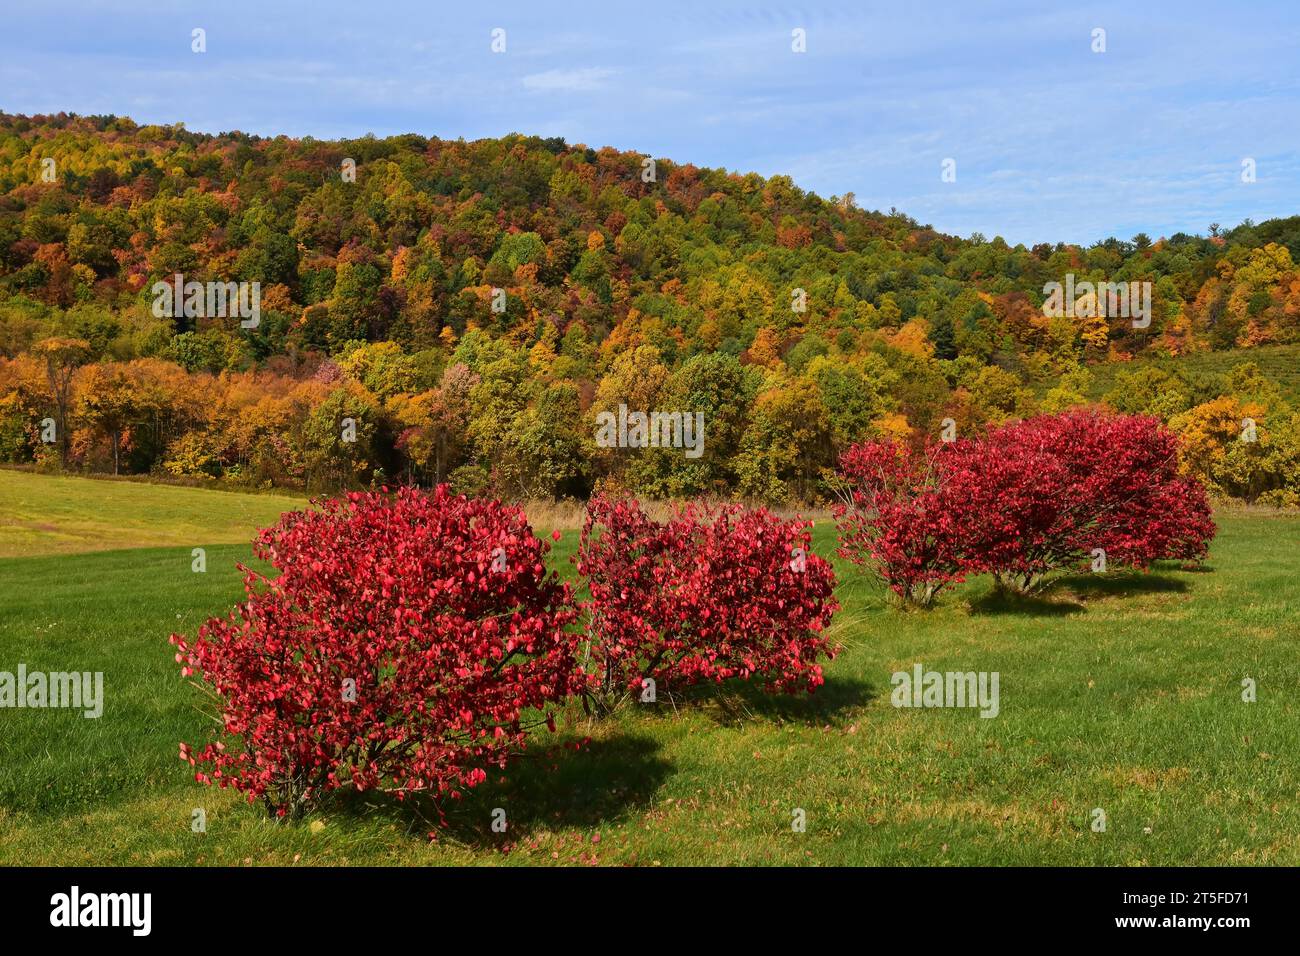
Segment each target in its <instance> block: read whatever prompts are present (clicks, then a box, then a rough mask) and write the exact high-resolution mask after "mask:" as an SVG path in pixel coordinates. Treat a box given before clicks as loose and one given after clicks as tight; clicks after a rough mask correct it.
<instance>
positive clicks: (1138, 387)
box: [0, 114, 1300, 504]
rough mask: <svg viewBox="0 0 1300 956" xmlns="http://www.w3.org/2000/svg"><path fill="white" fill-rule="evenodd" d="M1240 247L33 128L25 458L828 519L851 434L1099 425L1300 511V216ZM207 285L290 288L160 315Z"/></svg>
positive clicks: (568, 148)
mask: <svg viewBox="0 0 1300 956" xmlns="http://www.w3.org/2000/svg"><path fill="white" fill-rule="evenodd" d="M1207 233H1208V234H1207V235H1204V236H1201V235H1196V236H1192V235H1185V234H1178V235H1173V236H1168V237H1162V238H1152V237H1150V236H1146V235H1138V236H1134V237H1132V239H1129V240H1119V239H1109V240H1106V241H1104V242H1101V243H1098V244H1096V245H1094V246H1091V247H1088V248H1081V247H1077V246H1069V245H1063V244H1056V245H1048V244H1044V245H1038V246H1034V247H1033V248H1026V247H1024V246H1015V247H1012V246H1009V245H1007V244H1006V243H1005V242H1003V241H1002V240H1001V239H998V238H993V239H992V240H988V239H985V238H984V237H981V236H978V235H977V236H972V237H969V238H964V239H963V238H957V237H952V236H946V235H942V234H940V233H937V232H936V231H934V230H933V229H931V228H929V227H927V226H924V225H922V224H919V223H917V222H916V221H914V220H913V219H911V218H909V217H907V216H906V215H903V214H901V213H896V212H893V211H891V212H890V213H888V214H885V213H880V212H873V211H868V210H863V209H859V208H857V206H856V203H855V202H854V199H853V196H852V195H847V196H842V197H834V196H832V197H829V198H821V197H818V196H816V195H813V194H810V193H806V192H804V191H802V190H800V189H799V188H797V187H796V186H795V185H794V183H793V182H792V181H791V180H790V179H788V178H786V177H782V176H776V177H772V178H769V179H764V178H761V177H759V176H757V175H754V174H740V173H731V172H728V171H725V170H714V169H702V168H697V167H695V166H692V165H689V164H684V163H678V162H674V161H672V160H669V159H665V158H658V157H654V158H652V157H646V156H644V155H642V154H639V153H634V152H620V151H618V150H615V149H610V148H603V149H592V148H588V147H586V146H582V145H569V144H566V143H565V142H564V141H562V140H559V139H541V138H537V137H527V136H508V137H503V138H501V139H489V140H480V141H475V142H464V141H462V140H440V139H433V138H426V137H423V136H417V135H405V136H396V137H390V138H387V139H375V138H363V139H357V140H347V141H340V142H322V141H317V140H313V139H310V138H307V139H290V138H286V137H275V138H269V139H268V138H262V137H256V136H248V135H244V134H241V133H227V134H222V135H217V136H213V135H205V134H197V133H191V132H188V131H186V130H185V129H184V128H183V127H182V126H171V127H160V126H139V125H137V124H136V123H134V122H132V121H131V120H129V119H125V118H115V117H77V116H72V115H64V114H59V115H57V116H35V117H21V116H12V115H5V114H0V461H5V462H11V463H20V464H21V463H35V464H36V465H37V466H39V467H42V468H48V469H51V470H53V469H65V470H68V471H74V472H75V471H83V472H95V471H99V472H114V471H116V472H120V473H152V474H157V475H164V476H171V477H186V476H191V477H204V476H206V477H209V478H211V479H214V480H220V481H222V482H226V483H230V484H232V485H238V484H248V485H257V486H265V485H267V484H274V485H282V486H286V487H307V488H309V489H312V490H316V489H327V488H335V487H339V486H345V485H346V486H356V485H365V484H371V483H373V482H376V481H389V482H391V481H406V480H409V481H418V482H421V483H432V482H436V481H444V480H450V481H451V482H452V483H453V484H454V485H456V486H457V487H458V489H459V490H481V489H489V488H490V489H493V490H495V491H497V492H498V493H500V494H503V495H507V496H513V497H539V496H552V495H556V496H559V495H573V496H579V497H582V496H585V495H587V494H589V493H590V492H591V491H592V490H593V489H594V488H597V487H627V488H630V489H633V490H635V491H637V492H638V493H641V494H644V495H648V496H654V497H670V496H687V495H700V494H709V495H723V496H740V497H745V498H753V499H760V500H766V501H773V502H789V501H809V500H815V499H817V498H819V497H821V496H823V495H824V494H825V487H824V484H823V475H824V473H825V471H826V469H828V468H830V467H831V466H832V465H833V463H834V461H835V459H836V456H837V454H838V453H839V451H841V450H843V449H844V448H845V447H847V445H848V444H849V443H851V442H852V441H854V440H857V439H861V438H866V437H870V436H873V435H881V434H886V435H899V436H907V437H914V438H917V439H922V438H930V439H934V438H937V437H938V435H939V434H940V431H941V429H942V427H943V424H942V423H943V422H944V420H945V419H952V421H953V423H954V425H955V428H956V430H957V432H958V433H968V432H971V431H975V430H979V429H981V428H983V427H985V426H987V425H988V424H991V423H999V422H1002V421H1004V420H1007V419H1009V418H1014V417H1020V416H1024V415H1027V414H1031V413H1033V412H1035V411H1040V410H1045V411H1055V410H1060V409H1064V408H1068V407H1071V406H1074V405H1082V404H1087V403H1090V402H1095V401H1098V400H1101V401H1104V402H1105V403H1106V404H1107V405H1109V406H1110V407H1112V408H1114V409H1116V410H1118V411H1124V412H1144V413H1150V414H1155V415H1157V416H1159V417H1160V418H1161V419H1162V420H1164V421H1166V422H1168V423H1169V424H1170V425H1171V426H1172V427H1173V428H1174V429H1175V431H1177V432H1179V433H1180V434H1181V435H1182V436H1183V438H1184V443H1185V451H1184V462H1183V466H1184V468H1185V469H1186V470H1188V471H1191V472H1194V473H1196V474H1198V475H1199V476H1201V477H1202V478H1204V479H1205V480H1207V481H1208V482H1209V484H1210V486H1211V489H1212V490H1213V491H1215V492H1216V493H1218V494H1222V495H1231V496H1237V497H1242V498H1246V499H1248V500H1262V501H1266V502H1271V503H1278V504H1285V503H1291V504H1294V503H1297V502H1300V417H1297V415H1296V412H1295V411H1294V409H1293V408H1292V406H1291V404H1290V398H1289V396H1290V395H1291V394H1293V392H1292V389H1291V385H1292V384H1293V383H1292V382H1291V381H1290V380H1289V379H1288V380H1287V381H1285V382H1283V381H1280V380H1279V378H1278V377H1277V376H1276V375H1275V374H1273V373H1272V372H1270V371H1269V369H1270V367H1273V366H1275V365H1276V363H1272V362H1270V361H1268V360H1266V358H1267V356H1270V355H1275V354H1277V353H1278V352H1279V351H1281V352H1283V353H1284V354H1287V355H1290V354H1293V349H1290V348H1281V349H1279V347H1286V346H1289V345H1293V344H1296V343H1300V269H1298V268H1297V266H1296V261H1297V260H1298V259H1300V216H1298V217H1292V218H1289V219H1282V220H1270V221H1267V222H1263V223H1259V224H1254V223H1251V222H1249V221H1248V222H1246V223H1243V224H1241V225H1239V226H1237V227H1235V228H1222V229H1221V228H1220V227H1219V226H1218V225H1211V226H1209V227H1208V228H1207ZM177 275H181V276H183V278H184V281H186V282H190V281H197V282H201V283H208V282H220V283H226V282H241V283H257V284H258V289H259V301H260V313H259V315H258V317H257V320H256V323H255V324H254V325H252V326H251V327H245V325H243V324H241V322H240V321H239V319H238V318H237V317H235V318H232V317H224V316H221V317H218V316H213V315H190V316H187V315H186V314H185V311H184V310H183V309H179V310H176V311H177V313H178V314H176V315H159V314H158V309H157V308H156V305H157V294H156V292H155V290H154V285H155V283H158V282H160V281H161V282H169V283H170V282H172V281H173V279H174V277H175V276H177ZM1067 276H1072V277H1073V281H1075V282H1084V281H1090V282H1149V283H1151V292H1152V294H1151V315H1150V319H1151V321H1150V323H1149V325H1147V326H1145V327H1135V323H1134V322H1133V321H1131V320H1130V319H1129V318H1126V317H1119V316H1111V317H1106V316H1103V315H1084V316H1077V315H1068V316H1059V317H1048V315H1047V314H1045V311H1044V309H1043V302H1044V286H1045V285H1046V284H1047V283H1051V282H1065V281H1066V278H1067ZM1072 311H1073V310H1072ZM1230 350H1235V351H1233V352H1232V356H1233V359H1232V361H1231V362H1224V363H1218V364H1213V363H1211V364H1207V363H1205V362H1199V363H1191V362H1181V361H1179V359H1181V357H1184V356H1189V355H1193V354H1196V355H1198V356H1200V355H1201V354H1202V353H1206V354H1208V353H1227V352H1229V351H1230ZM1243 350H1244V351H1243ZM1255 356H1260V360H1259V361H1255V360H1254V359H1255ZM1166 359H1174V361H1166ZM1129 362H1133V363H1134V364H1133V365H1132V366H1131V367H1127V366H1126V365H1124V364H1121V363H1129ZM1193 364H1194V366H1195V367H1192V366H1193ZM1185 366H1186V367H1185ZM1220 366H1222V367H1220ZM620 405H626V406H627V408H628V409H632V410H642V411H646V412H650V411H654V410H664V411H669V412H682V413H690V414H694V413H703V416H704V418H703V421H704V423H705V440H704V444H703V450H702V454H701V455H700V456H699V457H691V456H688V455H685V454H683V451H682V449H681V448H671V447H669V448H643V449H634V448H617V447H616V448H609V447H601V446H600V445H599V444H598V443H597V441H596V438H595V436H596V424H595V423H596V417H597V414H598V413H600V412H605V411H613V410H616V409H617V408H618V407H619V406H620ZM1247 421H1249V422H1250V423H1251V424H1250V427H1248V426H1246V425H1244V424H1243V423H1244V422H1247ZM345 422H346V423H350V424H348V425H345V424H342V423H345ZM349 429H350V430H349ZM1247 431H1248V432H1249V434H1250V437H1249V438H1247V439H1246V440H1243V434H1244V433H1246V432H1247Z"/></svg>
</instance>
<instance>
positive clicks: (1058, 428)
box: [836, 412, 1214, 604]
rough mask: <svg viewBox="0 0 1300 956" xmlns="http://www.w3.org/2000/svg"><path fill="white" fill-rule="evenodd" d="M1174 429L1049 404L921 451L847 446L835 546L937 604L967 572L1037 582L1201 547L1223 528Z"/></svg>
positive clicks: (900, 589) (1023, 586)
mask: <svg viewBox="0 0 1300 956" xmlns="http://www.w3.org/2000/svg"><path fill="white" fill-rule="evenodd" d="M1177 456H1178V444H1177V438H1176V437H1175V436H1174V435H1173V433H1172V432H1170V431H1169V430H1168V429H1166V428H1164V427H1163V426H1162V425H1161V424H1160V423H1159V421H1158V420H1156V419H1154V418H1144V417H1137V416H1107V415H1099V414H1096V413H1092V412H1070V413H1066V414H1061V415H1044V416H1040V417H1037V418H1031V419H1027V420H1025V421H1020V422H1015V423H1013V424H1009V425H1004V426H1001V427H999V428H995V429H992V430H991V431H989V432H988V433H987V434H986V435H984V436H982V437H979V438H973V439H963V440H961V441H957V442H953V443H950V444H946V445H936V446H932V447H930V448H929V449H927V450H926V451H925V452H923V453H917V452H913V451H910V450H908V449H905V448H903V447H901V446H896V445H893V444H890V443H887V442H871V443H868V444H865V445H857V446H854V447H853V448H850V449H849V450H848V451H847V452H845V454H844V455H843V456H842V458H841V460H840V470H841V474H842V476H843V477H844V479H845V480H846V482H847V485H848V489H849V491H848V496H847V499H848V500H847V501H846V502H845V503H844V504H842V505H841V506H840V507H839V508H838V509H837V513H836V516H837V520H838V522H839V528H840V542H841V550H840V553H841V554H843V555H844V556H845V557H849V558H851V559H853V560H855V561H858V562H859V563H870V564H872V565H873V567H874V568H875V569H876V571H877V573H878V574H879V575H880V576H881V577H882V578H883V579H884V580H885V582H886V583H888V584H889V586H890V587H891V588H893V590H894V591H895V592H896V593H898V594H899V595H900V596H902V597H903V598H904V599H906V600H909V601H912V602H914V603H919V604H928V603H930V601H931V600H932V599H933V596H934V594H935V593H937V592H938V591H939V590H940V589H941V588H942V587H944V586H945V585H946V584H948V583H949V582H951V581H957V580H960V579H961V576H962V575H963V574H970V573H980V572H987V573H991V574H993V575H994V577H995V578H996V580H997V581H998V583H999V584H1000V585H1002V586H1005V587H1011V588H1014V589H1016V590H1028V589H1030V588H1032V587H1034V586H1036V585H1037V584H1038V583H1040V582H1041V581H1042V578H1043V575H1045V574H1047V573H1048V572H1049V571H1052V570H1054V569H1057V568H1063V567H1069V566H1073V565H1078V564H1081V563H1084V562H1086V561H1088V559H1089V558H1090V557H1092V555H1093V554H1094V552H1095V551H1096V550H1097V549H1100V550H1101V551H1103V552H1104V553H1105V560H1106V562H1107V564H1108V565H1110V564H1115V565H1131V566H1135V567H1145V566H1147V565H1149V564H1150V563H1151V562H1152V561H1155V560H1158V559H1162V558H1181V559H1199V558H1203V557H1204V556H1205V554H1206V551H1207V549H1208V547H1209V542H1210V540H1211V539H1212V538H1213V537H1214V522H1213V521H1212V520H1211V518H1210V508H1209V503H1208V501H1207V499H1206V496H1205V491H1204V489H1203V488H1202V487H1201V486H1200V485H1199V484H1198V483H1197V482H1195V481H1193V480H1190V479H1185V478H1181V477H1179V475H1178V470H1177Z"/></svg>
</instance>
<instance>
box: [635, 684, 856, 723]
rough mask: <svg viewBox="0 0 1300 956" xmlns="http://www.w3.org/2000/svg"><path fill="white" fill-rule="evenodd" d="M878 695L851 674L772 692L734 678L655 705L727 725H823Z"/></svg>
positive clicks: (663, 711) (662, 710) (665, 712)
mask: <svg viewBox="0 0 1300 956" xmlns="http://www.w3.org/2000/svg"><path fill="white" fill-rule="evenodd" d="M875 696H876V692H875V690H874V689H873V688H872V686H871V685H870V684H868V683H867V682H866V681H861V680H858V679H857V678H852V677H827V678H826V683H824V684H822V686H821V687H819V688H817V692H816V693H814V694H806V693H800V694H781V693H775V694H771V693H768V692H767V691H766V690H764V689H763V683H762V681H759V680H752V681H744V680H733V681H728V682H727V683H725V684H723V685H722V686H721V687H715V686H712V685H699V686H696V687H691V688H688V689H687V690H686V691H685V692H684V693H678V694H676V695H663V696H661V699H660V700H659V702H658V704H657V705H655V706H656V709H657V712H658V713H659V714H660V715H661V716H665V717H668V718H671V717H672V716H673V713H674V707H677V708H681V709H690V710H695V711H697V712H699V713H702V714H704V715H706V716H708V717H710V718H712V719H713V720H715V721H717V722H718V723H719V724H723V725H727V726H731V725H736V724H742V723H745V722H746V721H748V720H770V721H775V722H777V723H786V722H791V723H802V724H807V725H809V726H811V727H821V726H824V725H826V724H828V723H830V722H831V721H832V720H833V719H835V718H836V717H837V716H839V715H841V714H843V713H845V712H847V711H850V710H853V709H854V708H857V707H861V706H863V705H865V704H866V703H867V702H868V701H870V700H871V699H872V698H873V697H875Z"/></svg>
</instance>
